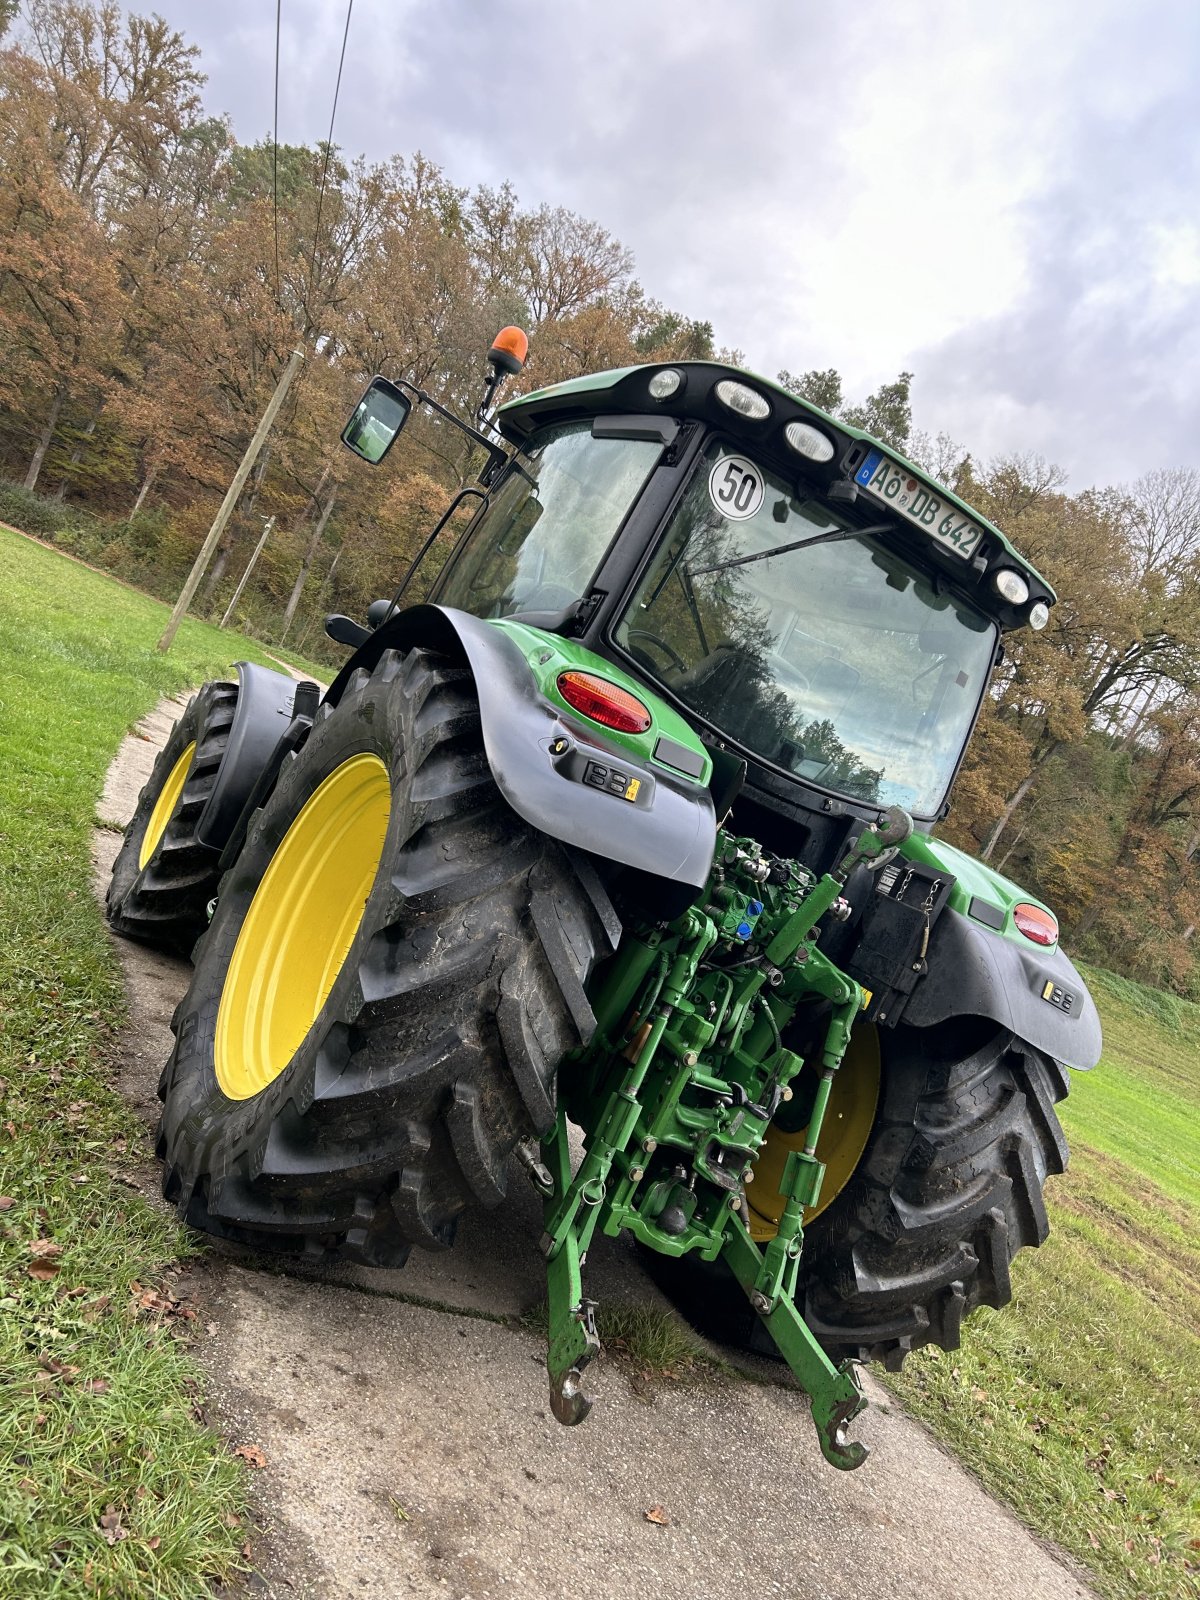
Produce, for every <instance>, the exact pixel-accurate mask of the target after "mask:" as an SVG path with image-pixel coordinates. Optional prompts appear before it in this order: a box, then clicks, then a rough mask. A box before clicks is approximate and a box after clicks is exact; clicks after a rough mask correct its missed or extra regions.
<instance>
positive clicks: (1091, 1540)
mask: <svg viewBox="0 0 1200 1600" xmlns="http://www.w3.org/2000/svg"><path fill="white" fill-rule="evenodd" d="M1088 1543H1089V1544H1090V1545H1091V1547H1092V1549H1093V1550H1099V1548H1100V1541H1099V1539H1097V1537H1096V1535H1095V1534H1094V1533H1093V1532H1092V1530H1091V1529H1090V1528H1089V1529H1088Z"/></svg>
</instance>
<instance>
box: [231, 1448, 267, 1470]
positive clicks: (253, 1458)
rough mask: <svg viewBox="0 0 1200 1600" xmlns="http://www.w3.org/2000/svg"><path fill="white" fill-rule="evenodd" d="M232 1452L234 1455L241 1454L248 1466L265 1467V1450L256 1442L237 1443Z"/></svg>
mask: <svg viewBox="0 0 1200 1600" xmlns="http://www.w3.org/2000/svg"><path fill="white" fill-rule="evenodd" d="M233 1453H234V1455H235V1456H241V1458H242V1460H243V1461H244V1462H245V1463H246V1465H247V1466H248V1467H265V1466H266V1464H267V1457H266V1454H265V1452H264V1451H262V1450H260V1449H259V1447H258V1445H256V1444H239V1445H237V1446H236V1447H235V1449H234V1452H233Z"/></svg>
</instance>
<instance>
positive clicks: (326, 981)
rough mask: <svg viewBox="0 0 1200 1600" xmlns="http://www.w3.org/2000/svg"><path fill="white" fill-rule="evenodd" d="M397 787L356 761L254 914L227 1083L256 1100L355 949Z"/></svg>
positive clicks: (228, 1010)
mask: <svg viewBox="0 0 1200 1600" xmlns="http://www.w3.org/2000/svg"><path fill="white" fill-rule="evenodd" d="M391 803H392V794H391V784H390V782H389V780H388V773H387V768H386V767H385V766H384V764H383V762H382V761H381V760H380V759H379V757H378V756H374V755H358V756H351V758H350V760H349V761H345V762H343V763H342V765H341V766H340V767H337V768H335V770H334V771H333V772H331V773H330V774H329V776H328V777H327V778H326V779H325V780H324V782H323V783H322V784H321V785H320V786H319V787H318V788H317V789H316V790H315V791H314V792H313V794H312V795H310V797H309V798H308V800H307V801H306V802H305V804H304V806H303V808H302V809H301V810H300V812H299V813H298V814H297V816H296V818H295V820H294V821H293V823H292V824H291V826H290V827H289V828H288V831H287V833H286V834H285V835H284V837H283V842H282V843H281V844H280V846H279V848H278V850H276V852H275V854H274V855H273V856H272V857H271V861H270V864H269V865H268V867H267V870H266V872H265V873H264V874H263V876H262V881H261V882H260V883H259V886H258V888H257V890H256V891H255V894H254V898H253V900H252V901H251V902H250V908H249V910H248V911H247V912H246V917H245V921H244V922H243V923H242V928H241V932H240V933H239V934H238V939H237V943H236V945H235V946H234V950H233V957H232V959H231V961H230V963H229V970H228V972H227V973H226V975H225V983H224V986H223V988H222V990H221V1003H220V1005H219V1007H218V1009H217V1031H216V1039H215V1044H214V1050H215V1066H216V1074H217V1082H218V1083H219V1084H220V1086H221V1090H222V1093H224V1094H225V1095H227V1096H228V1097H229V1099H230V1100H249V1099H250V1098H251V1096H252V1095H256V1094H259V1093H261V1091H262V1090H263V1089H265V1088H266V1087H267V1085H268V1084H269V1083H272V1082H273V1081H274V1080H275V1079H276V1078H277V1077H278V1076H279V1074H280V1073H281V1072H282V1071H283V1070H284V1068H285V1067H286V1066H287V1065H288V1063H289V1061H291V1059H292V1057H293V1056H294V1055H295V1053H296V1051H297V1050H298V1049H299V1047H300V1045H301V1044H302V1043H303V1041H304V1037H305V1035H306V1034H307V1033H308V1030H309V1029H310V1028H311V1027H312V1025H313V1023H314V1021H315V1020H316V1018H317V1014H318V1013H319V1012H320V1010H321V1007H322V1006H323V1005H324V1004H325V1001H326V1000H327V999H328V998H329V991H330V990H331V989H332V988H333V985H334V980H335V979H336V978H337V975H338V973H339V972H340V971H341V969H342V966H343V964H344V962H345V960H346V957H347V955H348V954H349V952H350V946H351V945H352V944H353V942H354V936H355V934H356V933H357V932H358V928H359V924H360V923H361V921H362V917H363V912H364V910H365V909H366V904H367V898H368V896H369V895H370V893H371V887H372V885H373V884H374V882H375V875H376V873H377V872H378V870H379V860H380V857H381V856H382V854H383V843H384V835H385V834H386V832H387V825H388V817H389V816H390V814H391Z"/></svg>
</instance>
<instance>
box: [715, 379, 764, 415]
mask: <svg viewBox="0 0 1200 1600" xmlns="http://www.w3.org/2000/svg"><path fill="white" fill-rule="evenodd" d="M713 393H714V394H715V395H716V397H717V399H718V400H719V401H720V402H721V404H722V405H723V406H728V408H729V409H730V411H736V412H737V414H738V416H739V417H745V418H746V419H747V421H749V422H765V421H766V420H767V418H768V417H769V416H770V415H771V402H770V401H769V400H768V399H767V397H766V395H764V394H759V392H758V390H757V389H752V388H751V387H750V385H749V384H748V383H738V382H737V381H736V379H734V378H722V379H721V381H720V383H718V384H717V386H716V388H715V389H714V390H713Z"/></svg>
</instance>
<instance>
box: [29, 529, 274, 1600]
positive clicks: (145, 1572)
mask: <svg viewBox="0 0 1200 1600" xmlns="http://www.w3.org/2000/svg"><path fill="white" fill-rule="evenodd" d="M167 614H168V613H167V608H166V607H164V606H162V605H160V604H158V603H157V602H156V601H153V600H150V599H148V598H146V597H145V596H143V595H140V594H138V593H136V592H135V591H133V590H130V589H128V588H124V587H122V586H121V585H119V584H117V583H114V582H112V581H110V580H109V579H108V578H105V577H103V576H101V575H100V574H98V573H93V572H91V571H89V570H87V569H86V568H84V567H81V566H79V565H77V564H75V563H72V562H68V561H67V560H65V559H64V558H63V557H62V556H60V555H58V554H57V553H56V552H53V551H50V550H46V549H44V548H42V547H40V546H38V545H36V544H33V543H31V542H30V541H28V540H26V539H23V538H21V537H20V536H18V535H16V534H13V533H11V532H8V531H7V530H3V529H0V884H3V890H2V892H0V1597H4V1600H8V1597H9V1596H18V1595H19V1596H30V1597H33V1596H37V1597H38V1600H48V1597H51V1596H79V1597H81V1600H82V1597H84V1596H87V1597H89V1600H95V1597H96V1596H114V1597H115V1596H120V1597H123V1600H124V1597H133V1596H137V1597H138V1600H143V1597H157V1596H172V1597H174V1596H178V1597H179V1600H197V1596H198V1595H199V1594H201V1593H202V1592H203V1590H204V1586H205V1585H204V1580H205V1579H206V1578H208V1577H213V1576H217V1575H220V1574H222V1573H226V1572H228V1571H229V1570H230V1568H231V1566H232V1565H233V1564H234V1563H235V1562H236V1561H237V1560H238V1550H239V1547H240V1546H241V1544H242V1543H243V1541H244V1539H245V1537H246V1533H245V1529H244V1528H243V1527H241V1526H240V1525H239V1520H240V1516H241V1511H242V1506H243V1484H242V1474H243V1471H244V1468H243V1467H242V1465H241V1463H240V1462H237V1461H235V1460H233V1459H232V1457H231V1456H230V1455H229V1454H228V1451H227V1449H226V1447H225V1446H224V1445H223V1444H222V1442H221V1441H220V1440H219V1439H218V1438H217V1437H216V1436H215V1435H214V1434H212V1433H211V1432H209V1431H207V1430H206V1429H205V1428H204V1427H203V1426H201V1424H200V1423H199V1422H198V1421H197V1420H196V1417H197V1410H196V1408H197V1403H198V1402H197V1374H196V1371H195V1369H194V1368H193V1366H192V1364H191V1361H190V1359H189V1356H188V1353H187V1349H186V1343H185V1341H184V1340H182V1339H180V1338H179V1337H178V1333H179V1332H180V1331H181V1330H182V1329H183V1328H184V1327H185V1324H183V1323H181V1322H180V1321H179V1320H178V1319H177V1318H175V1317H173V1316H172V1315H171V1309H170V1305H169V1302H167V1301H163V1300H161V1299H157V1298H156V1296H155V1295H154V1294H153V1293H152V1292H151V1291H153V1290H154V1289H155V1288H156V1286H157V1285H158V1284H159V1283H160V1281H161V1273H162V1270H163V1268H164V1266H165V1265H166V1264H167V1263H169V1262H171V1261H173V1260H177V1259H178V1258H179V1257H180V1256H181V1255H184V1254H186V1252H187V1248H188V1247H187V1243H186V1240H185V1239H184V1236H183V1235H182V1234H181V1232H180V1231H179V1230H177V1229H176V1228H175V1227H174V1226H173V1225H171V1224H170V1223H168V1222H167V1221H165V1220H164V1219H163V1218H162V1217H161V1216H160V1215H158V1214H157V1213H156V1212H155V1211H153V1210H152V1209H151V1208H150V1207H149V1206H148V1205H147V1204H146V1203H145V1202H144V1201H143V1200H142V1199H141V1198H140V1196H139V1195H137V1194H136V1193H134V1192H132V1191H131V1190H130V1189H129V1188H128V1187H126V1186H124V1185H123V1184H122V1183H121V1182H120V1175H121V1169H122V1163H123V1161H125V1160H127V1159H128V1156H127V1155H126V1152H127V1151H128V1152H133V1151H135V1150H139V1149H140V1151H141V1154H142V1156H143V1159H144V1157H145V1155H146V1154H147V1153H148V1152H147V1146H146V1140H145V1136H144V1133H143V1130H142V1129H141V1127H140V1126H139V1125H138V1124H137V1123H136V1121H135V1120H134V1119H133V1118H132V1116H131V1115H130V1114H129V1112H128V1111H127V1110H126V1108H125V1106H124V1105H123V1103H122V1102H121V1101H120V1100H119V1099H118V1098H117V1096H116V1095H115V1094H114V1093H113V1091H112V1090H111V1088H110V1087H109V1072H108V1057H109V1054H110V1052H111V1049H112V1043H113V1039H114V1036H115V1034H116V1031H117V1030H118V1029H119V1027H120V1024H121V1021H122V1018H123V1010H124V999H123V991H122V985H121V978H120V972H119V969H118V965H117V960H116V956H115V954H114V952H113V950H112V948H111V946H110V943H109V940H108V938H107V937H106V936H105V934H104V932H103V930H102V920H101V916H100V912H99V910H98V909H97V906H96V903H95V901H94V899H93V896H92V892H91V888H90V884H89V875H90V868H89V855H88V851H89V838H90V832H91V827H92V819H93V815H94V811H95V803H96V799H97V797H98V795H99V792H100V787H101V783H102V781H103V777H104V773H105V770H106V768H107V766H108V764H109V762H110V761H111V759H112V756H113V753H114V751H115V750H116V748H117V745H118V744H119V742H120V739H121V736H122V735H123V734H124V733H125V731H126V730H127V729H128V728H129V726H130V725H131V724H132V723H133V722H135V721H136V720H137V719H138V717H140V716H141V715H142V714H143V713H144V712H146V711H147V710H149V709H150V708H151V707H152V706H153V705H154V704H155V703H156V702H157V701H158V699H159V698H160V697H161V696H162V695H163V694H166V693H169V692H171V691H176V690H180V689H184V688H186V687H188V686H190V685H192V684H197V683H200V682H201V681H202V680H204V679H206V678H211V677H216V676H220V675H222V674H224V673H225V672H226V671H227V670H228V665H229V662H230V661H231V659H233V658H241V657H250V658H254V659H258V660H263V661H265V660H266V658H265V657H264V656H263V654H262V652H261V651H260V650H259V649H257V648H256V647H255V646H253V645H252V644H250V643H249V642H248V641H246V640H245V639H244V638H242V637H241V636H238V635H228V634H221V633H219V632H218V631H217V630H216V629H215V628H210V627H206V626H203V625H201V624H198V623H193V622H185V623H184V625H183V627H182V628H181V630H180V632H179V635H178V637H177V639H176V641H175V646H174V648H173V650H172V651H171V653H170V654H169V655H167V656H163V655H160V654H159V653H158V651H157V650H156V649H155V642H156V640H157V638H158V636H159V634H160V633H161V632H162V628H163V625H164V623H165V621H166V617H167ZM135 1286H136V1287H135Z"/></svg>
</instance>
